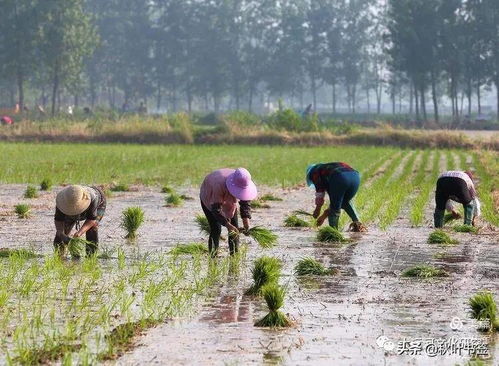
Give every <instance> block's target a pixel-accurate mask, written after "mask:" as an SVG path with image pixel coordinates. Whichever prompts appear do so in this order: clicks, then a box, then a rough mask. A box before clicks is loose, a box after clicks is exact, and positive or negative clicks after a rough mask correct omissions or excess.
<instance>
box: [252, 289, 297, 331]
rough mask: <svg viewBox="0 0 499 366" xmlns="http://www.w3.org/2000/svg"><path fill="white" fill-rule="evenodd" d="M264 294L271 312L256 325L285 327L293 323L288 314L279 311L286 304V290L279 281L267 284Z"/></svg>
mask: <svg viewBox="0 0 499 366" xmlns="http://www.w3.org/2000/svg"><path fill="white" fill-rule="evenodd" d="M262 294H263V297H264V299H265V302H266V303H267V306H268V308H269V313H268V314H267V315H265V317H263V318H262V319H260V320H259V321H257V322H256V323H255V326H256V327H267V328H284V327H290V326H291V325H292V322H291V320H289V319H288V317H287V316H286V314H284V313H283V312H281V311H279V309H280V308H282V307H283V305H284V296H285V295H286V291H285V290H284V289H283V288H282V287H280V286H279V285H278V284H277V283H271V284H269V285H266V286H265V287H264V288H263V289H262Z"/></svg>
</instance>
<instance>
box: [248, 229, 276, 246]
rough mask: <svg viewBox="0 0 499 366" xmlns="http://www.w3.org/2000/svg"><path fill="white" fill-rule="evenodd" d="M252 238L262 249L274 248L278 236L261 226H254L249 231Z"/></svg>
mask: <svg viewBox="0 0 499 366" xmlns="http://www.w3.org/2000/svg"><path fill="white" fill-rule="evenodd" d="M248 234H249V236H251V237H252V238H253V239H255V241H256V242H257V243H258V244H259V245H260V246H261V247H262V248H272V247H273V246H274V245H275V244H276V243H277V239H278V236H277V235H276V234H274V233H273V232H272V231H270V230H269V229H265V228H263V227H261V226H254V227H252V228H251V229H249V230H248Z"/></svg>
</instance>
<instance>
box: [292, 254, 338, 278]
mask: <svg viewBox="0 0 499 366" xmlns="http://www.w3.org/2000/svg"><path fill="white" fill-rule="evenodd" d="M335 272H336V271H335V270H334V269H327V268H326V267H324V266H323V265H322V263H320V262H319V261H317V260H315V259H314V258H312V257H305V258H303V259H300V261H299V262H298V263H297V264H296V266H295V273H296V274H297V275H298V276H327V275H330V274H334V273H335Z"/></svg>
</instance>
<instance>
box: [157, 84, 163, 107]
mask: <svg viewBox="0 0 499 366" xmlns="http://www.w3.org/2000/svg"><path fill="white" fill-rule="evenodd" d="M162 98H163V95H162V93H161V81H160V79H159V77H158V83H157V85H156V109H157V111H158V113H159V111H160V110H161V99H162Z"/></svg>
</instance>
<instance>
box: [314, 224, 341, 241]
mask: <svg viewBox="0 0 499 366" xmlns="http://www.w3.org/2000/svg"><path fill="white" fill-rule="evenodd" d="M317 240H318V241H320V242H324V243H348V242H349V240H348V239H346V238H345V237H344V236H343V234H342V233H340V232H339V231H338V230H337V229H335V228H333V227H331V226H325V227H323V228H321V229H320V230H319V232H318V233H317Z"/></svg>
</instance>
